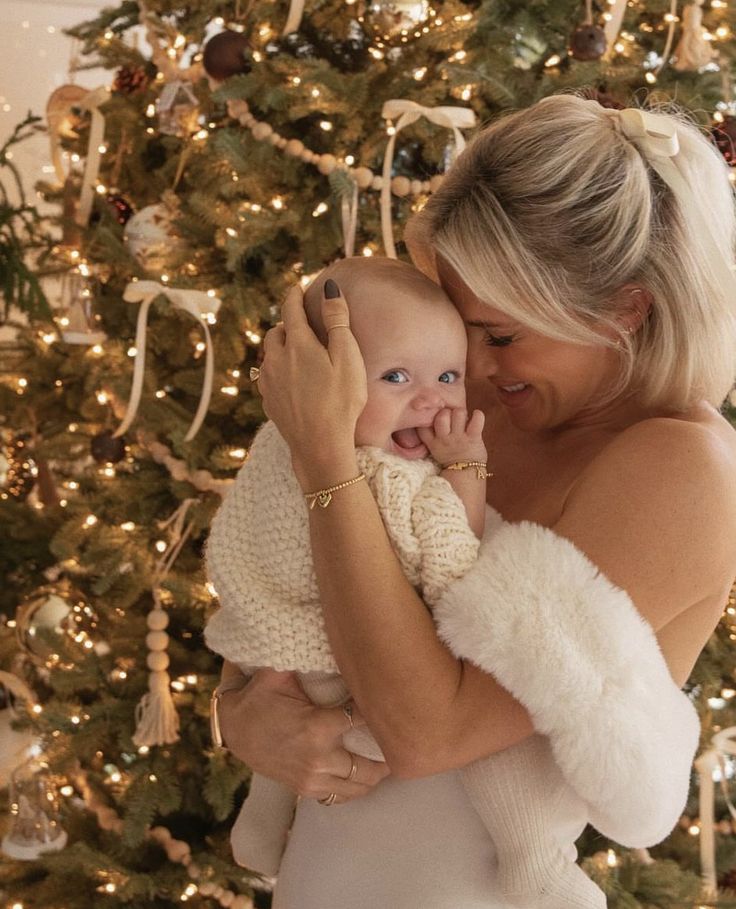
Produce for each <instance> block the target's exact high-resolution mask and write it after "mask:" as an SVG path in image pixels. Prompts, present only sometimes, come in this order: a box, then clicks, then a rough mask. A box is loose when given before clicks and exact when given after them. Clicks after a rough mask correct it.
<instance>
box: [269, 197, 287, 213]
mask: <svg viewBox="0 0 736 909" xmlns="http://www.w3.org/2000/svg"><path fill="white" fill-rule="evenodd" d="M271 206H272V207H273V208H275V209H276V211H281V209H282V208H283V207H284V200H283V199H282V198H281V196H274V198H273V199H271Z"/></svg>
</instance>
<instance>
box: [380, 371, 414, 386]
mask: <svg viewBox="0 0 736 909" xmlns="http://www.w3.org/2000/svg"><path fill="white" fill-rule="evenodd" d="M382 379H383V381H384V382H393V384H394V385H401V384H403V383H404V382H408V381H409V380H408V379H407V377H406V375H405V374H404V373H403V372H401V370H400V369H392V370H391V372H387V373H384V374H383V376H382Z"/></svg>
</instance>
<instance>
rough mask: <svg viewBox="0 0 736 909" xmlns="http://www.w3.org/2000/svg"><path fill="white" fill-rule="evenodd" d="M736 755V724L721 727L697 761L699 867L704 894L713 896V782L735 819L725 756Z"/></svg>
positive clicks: (714, 888)
mask: <svg viewBox="0 0 736 909" xmlns="http://www.w3.org/2000/svg"><path fill="white" fill-rule="evenodd" d="M727 756H728V757H731V758H733V757H736V726H729V727H728V729H722V730H721V731H720V732H717V733H716V734H715V735H714V736H713V738H712V739H711V747H710V748H709V749H708V750H707V751H704V752H703V753H702V754H701V755H700V757H699V758H697V759H696V761H695V768H696V770H697V771H698V777H699V780H700V796H699V802H700V804H699V814H700V871H701V874H702V876H703V883H704V885H705V891H706V893H705V895H706V896H707V897H709V898H713V897H715V896H717V894H718V884H717V874H716V843H715V813H714V796H715V786H714V782H716V781H717V782H719V783H720V786H721V791H722V793H723V797H724V801H725V802H726V807H727V808H728V810H729V813H730V814H731V817H732V818H733V819H734V820H736V807H734V804H733V802H732V801H731V798H730V796H729V794H728V788H727V785H726V757H727Z"/></svg>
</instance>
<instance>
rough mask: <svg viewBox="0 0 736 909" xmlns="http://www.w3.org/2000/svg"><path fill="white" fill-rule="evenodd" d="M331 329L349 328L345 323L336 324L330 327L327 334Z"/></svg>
mask: <svg viewBox="0 0 736 909" xmlns="http://www.w3.org/2000/svg"><path fill="white" fill-rule="evenodd" d="M333 328H350V326H349V325H348V323H347V322H338V323H337V325H330V327H329V328H328V329H327V334H329V333H330V332H331V331H332V329H333Z"/></svg>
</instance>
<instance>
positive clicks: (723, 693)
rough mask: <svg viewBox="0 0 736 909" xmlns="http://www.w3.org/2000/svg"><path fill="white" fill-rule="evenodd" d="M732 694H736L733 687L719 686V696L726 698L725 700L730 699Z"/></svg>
mask: <svg viewBox="0 0 736 909" xmlns="http://www.w3.org/2000/svg"><path fill="white" fill-rule="evenodd" d="M734 695H736V691H734V689H733V688H721V697H722V698H726V700H727V701H730V700H731V698H732V697H734Z"/></svg>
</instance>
